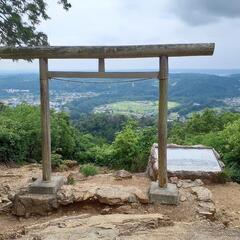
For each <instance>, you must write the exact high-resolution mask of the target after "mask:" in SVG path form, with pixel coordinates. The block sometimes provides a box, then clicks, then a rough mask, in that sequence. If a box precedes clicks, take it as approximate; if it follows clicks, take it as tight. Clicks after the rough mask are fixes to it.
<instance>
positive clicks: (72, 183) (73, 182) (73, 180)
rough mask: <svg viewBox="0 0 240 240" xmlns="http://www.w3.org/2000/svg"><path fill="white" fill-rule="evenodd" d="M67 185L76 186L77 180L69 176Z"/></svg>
mask: <svg viewBox="0 0 240 240" xmlns="http://www.w3.org/2000/svg"><path fill="white" fill-rule="evenodd" d="M67 184H68V185H74V184H75V179H74V177H73V176H71V175H69V176H68V177H67Z"/></svg>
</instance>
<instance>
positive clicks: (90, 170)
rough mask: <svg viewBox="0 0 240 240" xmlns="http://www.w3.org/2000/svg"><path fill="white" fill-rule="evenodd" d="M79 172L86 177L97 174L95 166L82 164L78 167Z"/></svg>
mask: <svg viewBox="0 0 240 240" xmlns="http://www.w3.org/2000/svg"><path fill="white" fill-rule="evenodd" d="M80 172H81V173H82V174H83V175H84V176H86V177H88V176H94V175H96V174H98V169H97V167H96V166H95V165H93V164H84V165H82V166H81V167H80Z"/></svg>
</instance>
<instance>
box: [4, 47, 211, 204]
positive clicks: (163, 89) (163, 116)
mask: <svg viewBox="0 0 240 240" xmlns="http://www.w3.org/2000/svg"><path fill="white" fill-rule="evenodd" d="M214 47H215V44H214V43H197V44H161V45H130V46H67V47H66V46H46V47H16V48H15V47H0V59H39V72H40V92H41V129H42V179H41V180H39V182H38V184H39V185H40V187H41V189H44V187H45V186H46V188H45V189H47V190H46V192H48V193H49V192H51V191H52V192H55V191H56V190H57V187H58V186H59V184H58V185H56V186H55V185H54V184H53V185H51V183H52V181H53V179H52V178H51V136H50V108H49V83H48V80H49V78H54V77H62V78H128V79H129V78H158V79H159V114H158V118H159V120H158V161H159V164H158V166H159V174H158V187H159V189H167V187H168V178H167V112H168V106H167V104H168V58H169V57H183V56H207V55H213V52H214ZM156 57H157V58H159V59H160V69H159V71H158V72H106V71H105V61H104V60H105V59H107V58H156ZM48 59H98V61H99V64H98V72H61V71H49V70H48ZM39 185H37V186H34V187H39ZM49 186H50V187H52V186H55V187H53V190H51V189H50V190H49ZM34 189H35V188H34ZM40 192H41V193H45V191H44V190H41V191H40ZM162 202H163V203H166V202H164V201H162Z"/></svg>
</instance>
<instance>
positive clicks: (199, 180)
mask: <svg viewBox="0 0 240 240" xmlns="http://www.w3.org/2000/svg"><path fill="white" fill-rule="evenodd" d="M194 183H195V185H196V186H202V185H204V183H203V181H202V180H201V179H195V180H194Z"/></svg>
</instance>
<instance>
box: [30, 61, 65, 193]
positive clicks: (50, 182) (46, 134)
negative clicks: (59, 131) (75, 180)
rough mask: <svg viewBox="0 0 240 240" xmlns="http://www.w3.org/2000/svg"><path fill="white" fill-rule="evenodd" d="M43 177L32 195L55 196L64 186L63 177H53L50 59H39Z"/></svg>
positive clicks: (32, 189) (32, 187) (34, 185)
mask: <svg viewBox="0 0 240 240" xmlns="http://www.w3.org/2000/svg"><path fill="white" fill-rule="evenodd" d="M39 77H40V102H41V135H42V177H41V178H39V179H37V180H36V181H35V182H33V183H32V184H31V185H30V186H29V191H30V193H36V194H54V193H56V192H57V190H58V189H59V188H60V187H61V186H62V185H63V184H64V178H63V177H62V176H52V166H51V130H50V101H49V80H48V59H47V58H40V59H39Z"/></svg>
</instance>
